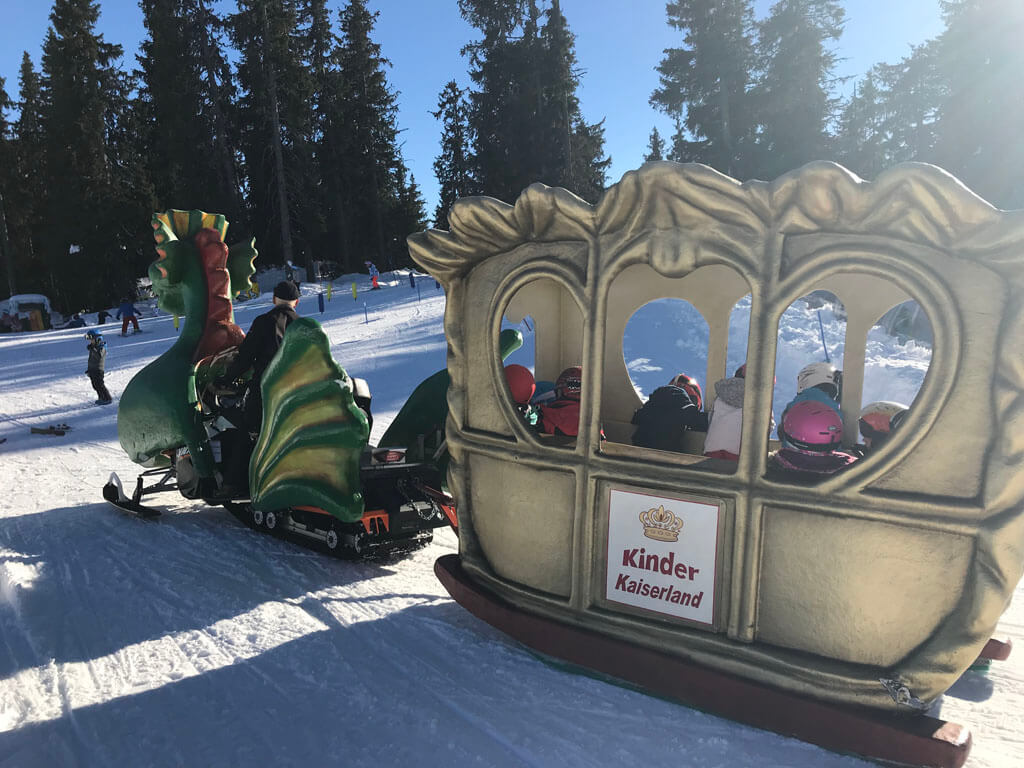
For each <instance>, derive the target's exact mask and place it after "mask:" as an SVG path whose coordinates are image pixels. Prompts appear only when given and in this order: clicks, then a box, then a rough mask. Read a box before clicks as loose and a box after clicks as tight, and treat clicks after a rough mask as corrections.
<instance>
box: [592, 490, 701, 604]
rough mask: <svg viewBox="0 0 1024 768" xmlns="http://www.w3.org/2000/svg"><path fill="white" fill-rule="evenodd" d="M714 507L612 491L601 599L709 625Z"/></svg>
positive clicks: (609, 502)
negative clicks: (604, 585) (605, 585)
mask: <svg viewBox="0 0 1024 768" xmlns="http://www.w3.org/2000/svg"><path fill="white" fill-rule="evenodd" d="M718 515H719V509H718V505H717V504H705V503H700V502H695V501H687V500H684V499H679V498H666V497H662V496H648V495H646V494H640V493H633V492H630V491H621V490H613V491H611V492H610V494H609V501H608V561H607V574H608V580H607V587H606V590H605V597H606V598H607V599H608V600H611V601H613V602H616V603H623V604H625V605H632V606H635V607H637V608H644V609H646V610H649V611H655V612H657V613H663V614H667V615H670V616H677V617H679V618H681V619H688V620H690V621H697V622H700V623H702V624H712V623H713V621H714V608H715V581H716V579H715V575H716V574H715V565H716V558H715V553H716V551H717V544H718Z"/></svg>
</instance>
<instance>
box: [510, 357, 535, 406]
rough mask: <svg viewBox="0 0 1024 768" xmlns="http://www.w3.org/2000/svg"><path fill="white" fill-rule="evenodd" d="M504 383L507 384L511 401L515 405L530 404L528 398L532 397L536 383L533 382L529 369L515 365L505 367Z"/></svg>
mask: <svg viewBox="0 0 1024 768" xmlns="http://www.w3.org/2000/svg"><path fill="white" fill-rule="evenodd" d="M505 381H507V382H508V388H509V391H510V392H511V393H512V399H513V400H514V401H515V402H516V404H517V405H526V404H527V403H528V402H530V398H531V397H533V393H534V391H535V390H536V389H537V382H536V381H534V378H533V374H532V373H531V372H530V369H529V368H527V367H525V366H522V365H516V364H515V363H513V364H512V365H506V366H505Z"/></svg>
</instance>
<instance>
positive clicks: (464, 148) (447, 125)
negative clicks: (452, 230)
mask: <svg viewBox="0 0 1024 768" xmlns="http://www.w3.org/2000/svg"><path fill="white" fill-rule="evenodd" d="M468 112H469V106H468V104H467V103H466V97H465V92H464V91H463V90H462V89H461V88H459V86H458V84H457V83H456V82H455V81H454V80H449V81H448V83H447V84H446V85H445V87H444V90H443V91H441V93H440V94H439V96H438V99H437V111H436V112H432V113H431V114H432V115H433V116H434V117H435V118H436V119H438V120H440V121H441V154H439V155H438V156H437V157H436V158H434V174H435V175H436V176H437V182H438V184H439V185H440V188H441V190H440V195H439V200H438V203H437V209H436V210H435V211H434V226H436V227H437V228H439V229H443V228H444V227H445V226H446V224H447V221H448V212H449V211H450V210H451V208H452V205H453V204H454V203H455V201H456V200H458V199H459V198H460V197H465V196H467V195H470V194H473V193H474V192H475V184H474V180H473V173H472V168H471V159H470V139H469V115H468Z"/></svg>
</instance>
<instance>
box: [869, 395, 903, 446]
mask: <svg viewBox="0 0 1024 768" xmlns="http://www.w3.org/2000/svg"><path fill="white" fill-rule="evenodd" d="M907 410H908V409H907V406H905V405H903V403H894V402H892V401H889V400H878V401H877V402H874V403H868V404H867V405H865V406H864V407H863V408H861V411H860V421H859V426H860V434H861V436H862V437H863V438H864V442H865V444H866V445H868V446H869V447H870V446H871V445H872V444H873V443H877V442H881V441H882V440H885V439H886V438H887V437H888V436H889V433H890V432H891V431H892V430H894V429H895V428H896V427H897V426H899V424H900V422H901V421H903V417H904V416H906V414H907Z"/></svg>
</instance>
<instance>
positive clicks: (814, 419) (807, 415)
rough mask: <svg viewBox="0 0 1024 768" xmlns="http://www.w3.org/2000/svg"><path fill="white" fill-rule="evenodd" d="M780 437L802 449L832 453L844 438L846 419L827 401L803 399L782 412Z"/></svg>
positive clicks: (786, 442) (783, 441) (794, 446)
mask: <svg viewBox="0 0 1024 768" xmlns="http://www.w3.org/2000/svg"><path fill="white" fill-rule="evenodd" d="M779 439H780V440H782V443H783V445H784V446H785V447H787V448H791V449H793V450H795V451H798V452H800V453H807V454H817V453H831V452H832V451H834V450H835V449H836V448H838V447H839V446H840V444H841V443H842V441H843V420H842V419H841V418H840V417H839V414H838V413H836V411H835V410H834V409H832V408H830V407H829V406H827V405H825V404H824V403H818V402H815V401H813V400H801V401H800V402H798V403H794V404H793V405H791V406H790V407H789V408H787V409H786V412H785V413H783V414H782V425H781V426H780V427H779Z"/></svg>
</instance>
